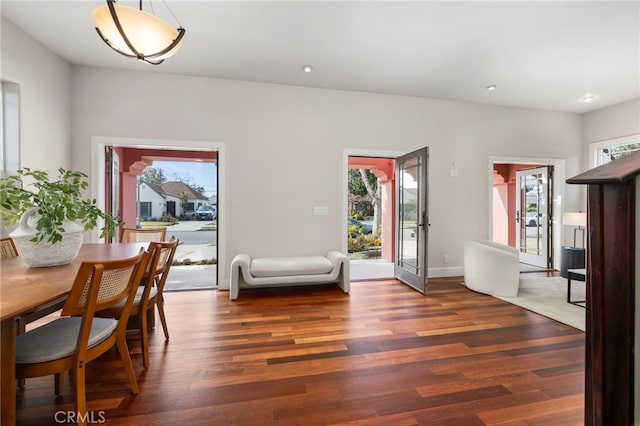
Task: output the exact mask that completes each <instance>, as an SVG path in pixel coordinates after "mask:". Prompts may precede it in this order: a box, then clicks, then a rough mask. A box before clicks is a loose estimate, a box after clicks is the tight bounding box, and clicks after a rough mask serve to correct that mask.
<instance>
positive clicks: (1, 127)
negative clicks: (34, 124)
mask: <svg viewBox="0 0 640 426" xmlns="http://www.w3.org/2000/svg"><path fill="white" fill-rule="evenodd" d="M19 162H20V87H19V86H18V85H17V84H15V83H9V82H6V81H3V82H2V90H0V167H2V169H1V170H0V176H3V177H4V176H7V175H10V174H13V173H15V172H16V170H18V168H19V167H20V165H19Z"/></svg>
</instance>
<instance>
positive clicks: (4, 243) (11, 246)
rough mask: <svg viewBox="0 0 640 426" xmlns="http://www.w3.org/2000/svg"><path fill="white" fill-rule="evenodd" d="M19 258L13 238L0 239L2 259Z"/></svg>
mask: <svg viewBox="0 0 640 426" xmlns="http://www.w3.org/2000/svg"><path fill="white" fill-rule="evenodd" d="M17 256H18V249H17V248H16V245H15V243H14V242H13V240H12V239H11V238H2V239H0V259H8V258H11V257H17Z"/></svg>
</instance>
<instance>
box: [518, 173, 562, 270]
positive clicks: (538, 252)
mask: <svg viewBox="0 0 640 426" xmlns="http://www.w3.org/2000/svg"><path fill="white" fill-rule="evenodd" d="M552 176H553V167H551V166H546V167H538V168H535V169H529V170H521V171H518V172H516V185H517V187H516V188H517V189H516V191H517V193H516V247H517V248H518V250H519V251H520V262H522V263H526V264H529V265H533V266H539V267H541V268H551V266H552V253H551V241H552V239H551V229H552V226H551V218H552V211H551V206H552V203H551V200H552V190H553V188H552Z"/></svg>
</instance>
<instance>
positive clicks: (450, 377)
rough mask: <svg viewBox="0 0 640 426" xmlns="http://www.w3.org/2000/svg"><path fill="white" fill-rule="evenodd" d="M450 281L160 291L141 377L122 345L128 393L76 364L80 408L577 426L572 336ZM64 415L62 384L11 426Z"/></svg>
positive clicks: (150, 420)
mask: <svg viewBox="0 0 640 426" xmlns="http://www.w3.org/2000/svg"><path fill="white" fill-rule="evenodd" d="M461 281H462V280H461V278H447V279H432V280H430V282H429V288H430V291H429V294H428V296H426V297H424V296H422V295H420V294H418V293H416V292H414V291H413V290H411V289H409V288H408V287H406V286H404V285H402V284H400V283H398V282H396V281H393V280H386V281H365V282H354V283H352V293H351V295H345V294H343V293H342V292H341V291H340V290H339V289H338V288H337V286H319V287H306V288H299V289H271V290H260V291H258V290H242V291H240V297H239V299H238V300H237V301H236V302H231V301H229V298H228V292H226V291H219V292H217V291H196V292H176V293H168V294H166V308H165V309H166V313H167V321H168V325H169V332H170V335H171V340H170V341H169V342H168V343H166V344H165V341H164V336H163V333H162V330H161V329H156V330H154V331H153V332H151V333H150V336H151V342H150V355H151V365H150V367H149V369H147V370H144V369H143V368H142V359H141V353H140V347H139V344H138V343H137V339H135V338H133V339H131V340H130V349H131V351H132V357H133V361H134V366H135V370H136V373H137V375H138V382H139V385H140V394H139V395H136V396H134V395H131V393H130V391H129V387H128V384H127V380H126V377H125V374H124V371H123V370H122V368H121V365H120V363H119V362H118V360H117V357H116V354H115V353H109V354H107V355H106V356H105V357H103V358H100V359H98V360H96V361H94V362H92V363H90V364H89V366H88V368H87V400H88V406H89V409H90V410H92V413H93V419H94V420H95V421H96V422H97V423H102V424H109V425H179V424H181V425H185V426H186V425H261V424H283V425H285V424H286V425H328V424H352V425H356V424H357V425H416V424H420V425H464V426H473V425H563V426H567V425H582V424H583V423H584V415H583V410H584V353H585V352H584V351H585V349H584V333H583V332H581V331H579V330H577V329H574V328H572V327H569V326H566V325H563V324H560V323H558V322H555V321H553V320H550V319H547V318H545V317H542V316H539V315H537V314H534V313H531V312H529V311H526V310H524V309H522V308H519V307H516V306H513V305H510V304H508V303H506V302H503V301H501V300H499V299H496V298H493V297H489V296H485V295H481V294H478V293H474V292H471V291H469V290H467V289H466V287H464V286H462V285H460V283H461ZM66 410H69V411H71V410H73V390H72V389H71V386H70V385H69V384H68V382H67V386H66V387H65V392H64V394H63V395H62V396H61V397H58V398H55V397H54V395H53V378H52V377H46V378H36V379H28V380H27V382H26V388H25V390H23V391H19V392H18V419H19V421H18V424H20V425H38V426H40V425H47V424H59V423H56V420H58V421H60V419H64V413H62V414H60V412H64V411H66ZM57 412H58V414H57V415H56V413H57ZM103 420H104V422H103Z"/></svg>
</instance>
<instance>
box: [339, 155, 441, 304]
mask: <svg viewBox="0 0 640 426" xmlns="http://www.w3.org/2000/svg"><path fill="white" fill-rule="evenodd" d="M428 159H429V149H428V148H427V147H424V148H421V149H418V150H416V151H413V152H410V153H407V152H388V151H385V152H375V151H364V150H345V152H344V169H343V177H344V180H343V182H344V183H343V185H344V187H343V193H344V210H343V212H344V213H343V214H344V216H343V217H344V228H343V232H344V234H343V235H344V238H345V239H344V248H345V250H347V251H351V250H348V246H349V237H350V232H351V231H349V227H348V223H349V212H350V211H352V210H350V209H349V208H348V206H349V200H348V198H349V188H348V177H349V174H350V173H354V172H350V170H351V169H354V168H356V169H357V168H363V169H368V170H369V171H370V172H371V173H372V174H373V175H374V176H375V177H376V179H377V180H376V182H377V184H378V186H377V188H379V194H377V195H376V199H377V200H379V209H380V212H379V213H375V209H374V215H373V217H374V218H375V221H376V223H377V222H379V223H380V229H381V234H380V237H381V238H380V257H381V259H380V260H379V261H378V262H375V263H374V262H371V260H369V259H367V260H364V259H357V260H356V259H354V260H351V261H350V269H351V275H350V278H351V280H353V281H356V280H370V279H389V278H392V279H397V280H398V281H399V282H400V283H402V284H404V285H407V286H409V287H412V288H413V289H414V290H416V291H419V292H420V293H422V294H426V293H427V275H428V274H427V271H428V262H427V259H428V256H427V247H428V223H429V216H428ZM357 173H358V174H359V175H360V176H363V175H366V173H362V174H360V172H357ZM366 178H367V177H366V176H365V179H366ZM368 192H371V193H372V192H373V191H372V190H371V191H368ZM376 202H378V201H376ZM376 215H377V216H376ZM373 265H377V267H375V268H374V267H373Z"/></svg>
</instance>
